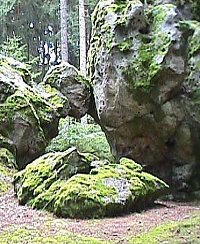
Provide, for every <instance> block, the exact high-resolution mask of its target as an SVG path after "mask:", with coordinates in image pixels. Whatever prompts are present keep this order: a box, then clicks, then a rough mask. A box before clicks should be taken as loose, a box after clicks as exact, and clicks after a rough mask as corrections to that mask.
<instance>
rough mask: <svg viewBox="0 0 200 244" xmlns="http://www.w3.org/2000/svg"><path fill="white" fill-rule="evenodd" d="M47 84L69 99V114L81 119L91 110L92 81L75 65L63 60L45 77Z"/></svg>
mask: <svg viewBox="0 0 200 244" xmlns="http://www.w3.org/2000/svg"><path fill="white" fill-rule="evenodd" d="M43 84H44V85H45V86H48V85H50V87H53V88H55V89H56V90H58V91H60V93H61V94H62V96H64V97H66V98H67V99H68V101H69V107H68V114H69V115H70V116H72V117H75V118H77V119H80V118H81V117H82V116H84V115H85V114H86V112H88V110H89V103H90V89H91V87H90V82H89V80H88V79H87V78H86V77H84V76H83V75H82V74H81V73H80V71H79V70H77V69H76V68H75V67H74V66H73V65H71V64H69V63H67V62H62V63H61V64H59V65H56V66H54V67H52V68H51V69H50V70H49V71H48V72H47V74H46V76H45V77H44V81H43Z"/></svg>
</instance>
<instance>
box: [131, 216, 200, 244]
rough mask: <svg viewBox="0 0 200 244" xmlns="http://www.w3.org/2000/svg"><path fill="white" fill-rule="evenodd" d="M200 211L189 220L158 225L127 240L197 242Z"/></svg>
mask: <svg viewBox="0 0 200 244" xmlns="http://www.w3.org/2000/svg"><path fill="white" fill-rule="evenodd" d="M199 233H200V213H197V214H196V215H195V216H194V217H192V218H190V219H189V220H185V221H182V222H171V223H167V224H164V225H161V226H158V227H156V228H154V229H152V230H151V231H149V232H147V233H144V234H141V235H139V236H138V237H135V238H133V239H131V240H130V241H129V243H130V244H143V243H149V244H159V243H173V244H178V243H199V238H200V236H199Z"/></svg>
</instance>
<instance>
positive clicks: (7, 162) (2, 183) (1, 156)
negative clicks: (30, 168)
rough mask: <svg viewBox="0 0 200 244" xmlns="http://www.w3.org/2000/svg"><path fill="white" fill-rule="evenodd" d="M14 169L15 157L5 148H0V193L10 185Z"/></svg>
mask: <svg viewBox="0 0 200 244" xmlns="http://www.w3.org/2000/svg"><path fill="white" fill-rule="evenodd" d="M15 171H16V160H15V157H14V156H13V154H12V153H11V152H10V151H8V150H7V149H6V148H0V195H1V194H2V193H3V192H5V191H7V190H8V189H9V188H10V187H11V182H12V175H13V174H14V173H15Z"/></svg>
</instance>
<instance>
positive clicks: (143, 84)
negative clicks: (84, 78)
mask: <svg viewBox="0 0 200 244" xmlns="http://www.w3.org/2000/svg"><path fill="white" fill-rule="evenodd" d="M134 5H138V6H140V5H141V7H142V3H141V2H140V1H137V0H135V1H115V2H113V3H111V4H110V5H109V6H106V8H102V6H103V3H102V1H100V2H99V4H98V5H97V7H96V10H95V12H94V15H93V34H92V39H91V48H90V53H89V67H88V69H89V73H90V77H91V79H93V74H94V69H95V67H98V64H99V58H98V55H97V53H99V55H101V52H102V53H104V51H103V50H106V52H107V53H108V54H109V53H110V52H111V51H112V50H113V48H116V47H117V48H118V49H119V51H121V52H127V51H130V50H135V45H136V46H137V45H139V47H137V49H138V52H136V53H134V54H133V57H134V58H133V59H132V60H130V61H129V64H128V65H127V66H126V67H122V70H121V72H122V75H123V76H124V79H125V80H126V81H127V83H128V84H129V85H130V88H131V89H137V88H139V89H143V90H144V91H149V90H150V89H151V88H152V87H153V86H154V84H155V79H156V76H157V74H158V73H159V71H160V70H161V69H162V68H163V62H164V58H165V56H166V55H167V53H168V51H169V49H170V47H171V45H172V41H173V37H172V33H170V32H169V33H166V31H165V28H163V27H162V26H163V25H164V24H165V21H166V19H167V13H168V12H169V11H170V10H173V9H174V8H175V6H174V5H172V4H164V5H159V6H154V7H151V8H148V9H147V11H146V15H147V18H146V19H149V21H150V23H151V26H152V28H151V33H150V34H148V35H146V34H144V35H143V34H140V33H138V35H137V36H133V37H132V38H130V37H129V36H130V34H129V33H128V27H127V26H128V25H129V21H130V10H131V9H132V6H134ZM110 15H112V21H111V20H110V18H109V17H110ZM106 19H109V21H107V20H106ZM120 31H121V32H122V31H123V32H124V33H123V36H124V38H125V40H123V41H120V42H119V43H118V40H119V37H118V32H120ZM136 43H137V44H136ZM97 50H99V51H98V52H97Z"/></svg>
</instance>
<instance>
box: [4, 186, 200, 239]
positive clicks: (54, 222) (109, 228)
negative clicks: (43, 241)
mask: <svg viewBox="0 0 200 244" xmlns="http://www.w3.org/2000/svg"><path fill="white" fill-rule="evenodd" d="M195 211H200V203H199V202H196V203H192V204H189V203H187V204H184V203H175V202H157V204H156V205H155V206H154V208H152V209H148V210H146V211H143V212H140V213H133V214H129V215H125V216H120V217H115V218H104V219H94V220H79V219H61V218H57V217H55V216H53V215H52V214H50V213H47V212H45V211H38V210H33V209H32V208H30V207H27V206H20V205H19V204H18V201H17V199H16V198H15V196H14V192H13V190H10V191H9V192H7V193H6V194H4V195H3V196H1V197H0V232H2V231H5V230H8V229H16V228H20V227H26V228H27V229H36V230H39V231H45V232H46V231H47V232H48V234H49V236H53V235H55V234H56V233H60V232H61V231H69V232H72V233H77V234H82V235H85V236H93V237H98V238H101V239H104V240H112V241H114V242H115V243H127V241H126V240H127V238H128V237H130V236H132V237H133V236H135V235H138V234H139V233H141V232H143V231H148V230H149V229H151V228H153V227H155V226H157V225H160V224H163V223H165V222H168V221H181V220H184V219H187V218H188V217H189V216H190V215H191V214H192V213H193V212H195Z"/></svg>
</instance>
